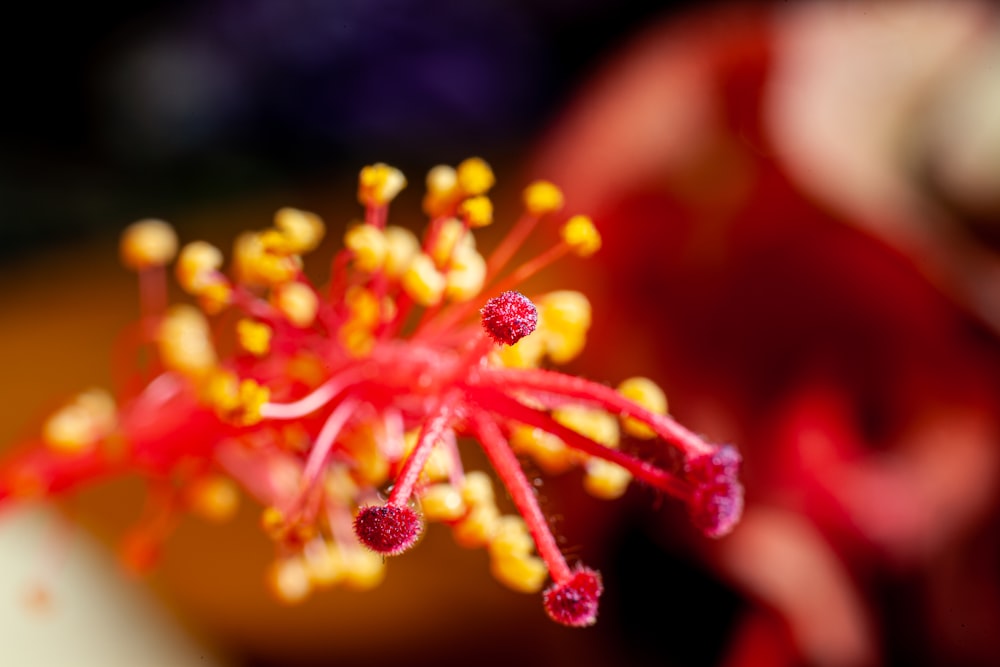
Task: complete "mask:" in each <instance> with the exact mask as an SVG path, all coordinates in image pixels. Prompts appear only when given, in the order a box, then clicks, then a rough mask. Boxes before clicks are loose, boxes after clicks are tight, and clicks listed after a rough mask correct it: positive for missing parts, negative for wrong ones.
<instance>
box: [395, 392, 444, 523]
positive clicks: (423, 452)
mask: <svg viewBox="0 0 1000 667" xmlns="http://www.w3.org/2000/svg"><path fill="white" fill-rule="evenodd" d="M456 398H457V397H456V395H455V394H454V392H452V393H449V394H447V395H445V396H442V397H441V399H440V403H439V404H438V406H437V407H436V408H435V410H434V411H433V412H431V414H430V416H429V417H428V418H427V420H426V421H425V422H424V424H423V426H422V427H421V429H420V436H419V437H418V439H417V444H416V445H415V446H414V447H413V451H412V452H410V455H409V457H407V459H406V462H405V463H404V464H403V469H402V470H401V471H400V473H399V476H398V477H396V482H395V485H394V486H393V487H392V492H391V493H390V494H389V500H388V501H387V504H389V505H405V504H406V502H407V501H408V500H409V499H410V496H411V495H413V487H414V486H416V484H417V479H418V478H419V477H420V472H421V471H422V470H423V469H424V465H425V464H426V463H427V458H428V457H429V456H430V455H431V450H432V449H433V448H434V445H435V443H437V441H438V440H440V439H441V435H442V434H443V433H444V431H445V429H446V428H447V427H448V421H449V420H450V419H451V417H452V415H453V414H454V403H455V399H456Z"/></svg>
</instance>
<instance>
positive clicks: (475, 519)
mask: <svg viewBox="0 0 1000 667" xmlns="http://www.w3.org/2000/svg"><path fill="white" fill-rule="evenodd" d="M499 521H500V510H498V509H497V508H496V505H478V506H476V505H474V506H473V507H472V508H471V509H470V510H469V512H468V514H466V515H465V516H464V517H463V518H461V519H460V520H459V521H458V522H457V523H455V525H454V526H452V536H453V537H454V538H455V541H456V542H457V543H458V544H459V545H461V546H463V547H468V548H470V549H472V548H477V547H484V546H486V545H487V544H489V543H490V541H491V540H492V539H493V536H494V535H495V534H496V529H497V526H498V525H499Z"/></svg>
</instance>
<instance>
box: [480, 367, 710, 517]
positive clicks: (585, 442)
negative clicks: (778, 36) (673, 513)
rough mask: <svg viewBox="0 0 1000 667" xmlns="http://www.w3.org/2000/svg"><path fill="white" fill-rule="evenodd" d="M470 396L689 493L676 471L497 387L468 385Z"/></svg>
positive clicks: (670, 489)
mask: <svg viewBox="0 0 1000 667" xmlns="http://www.w3.org/2000/svg"><path fill="white" fill-rule="evenodd" d="M468 394H469V396H470V398H471V399H472V400H474V401H475V402H476V403H478V404H479V405H480V406H482V408H483V409H485V410H487V411H489V412H493V413H494V414H497V415H499V416H501V417H505V418H507V419H510V420H512V421H515V422H518V423H521V424H524V425H526V426H532V427H534V428H539V429H542V430H543V431H545V432H547V433H551V434H552V435H554V436H556V437H557V438H559V439H560V440H562V441H563V442H564V443H566V445H567V446H568V447H571V448H573V449H576V450H578V451H581V452H583V453H584V454H589V455H590V456H596V457H598V458H602V459H604V460H606V461H610V462H611V463H616V464H618V465H620V466H621V467H623V468H625V469H626V470H628V471H629V473H631V474H632V476H633V477H635V478H636V479H637V480H639V481H642V482H645V483H647V484H649V485H651V486H654V487H656V488H658V489H660V490H661V491H664V492H666V493H669V494H670V495H672V496H675V497H677V498H682V499H686V498H687V497H688V496H689V495H690V493H691V487H690V485H689V484H688V483H687V482H685V481H684V480H682V479H680V478H679V477H677V476H676V475H673V474H672V473H670V472H668V471H666V470H663V469H662V468H659V467H657V466H655V465H653V464H652V463H647V462H646V461H642V460H639V459H637V458H635V457H634V456H630V455H629V454H626V453H624V452H622V451H619V450H617V449H611V448H610V447H606V446H604V445H602V444H600V443H597V442H594V441H593V440H591V439H590V438H588V437H586V436H584V435H580V434H579V433H577V432H576V431H574V430H572V429H570V428H568V427H566V426H563V425H562V424H560V423H559V422H557V421H556V420H555V419H553V418H552V417H551V416H549V415H548V414H547V413H545V412H542V411H540V410H535V409H534V408H529V407H528V406H526V405H524V404H523V403H520V402H519V401H516V400H514V399H512V398H510V397H508V396H507V395H506V394H503V393H501V392H500V391H498V390H482V389H473V388H471V387H470V388H469V390H468Z"/></svg>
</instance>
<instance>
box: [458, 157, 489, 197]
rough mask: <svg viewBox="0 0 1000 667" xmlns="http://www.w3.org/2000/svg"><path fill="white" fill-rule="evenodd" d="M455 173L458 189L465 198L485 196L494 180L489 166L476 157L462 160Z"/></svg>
mask: <svg viewBox="0 0 1000 667" xmlns="http://www.w3.org/2000/svg"><path fill="white" fill-rule="evenodd" d="M455 173H456V176H457V177H458V187H459V188H460V189H461V190H462V193H463V194H465V195H466V196H472V197H474V196H476V195H482V194H486V193H487V192H489V189H490V188H492V187H493V183H494V182H495V180H496V179H495V178H494V176H493V169H491V168H490V165H488V164H486V161H485V160H483V159H482V158H478V157H470V158H467V159H465V160H462V162H461V163H460V164H459V165H458V168H457V169H456V170H455Z"/></svg>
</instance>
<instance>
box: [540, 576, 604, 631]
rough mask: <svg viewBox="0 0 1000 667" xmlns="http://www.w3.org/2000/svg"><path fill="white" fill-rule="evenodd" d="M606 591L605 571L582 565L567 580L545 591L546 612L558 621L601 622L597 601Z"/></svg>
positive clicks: (576, 625)
mask: <svg viewBox="0 0 1000 667" xmlns="http://www.w3.org/2000/svg"><path fill="white" fill-rule="evenodd" d="M603 592H604V585H603V584H602V583H601V574H600V573H599V572H597V571H596V570H591V569H590V568H587V567H580V568H577V570H576V571H575V572H574V573H573V576H572V577H570V578H569V579H567V580H566V581H562V582H558V583H555V584H553V585H552V586H550V587H549V588H548V589H546V591H545V593H544V594H543V601H544V603H545V612H546V613H547V614H548V615H549V618H551V619H552V620H553V621H555V622H556V623H561V624H563V625H567V626H569V627H571V628H583V627H586V626H588V625H593V624H594V623H595V622H596V621H597V602H598V599H599V598H600V597H601V593H603Z"/></svg>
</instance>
